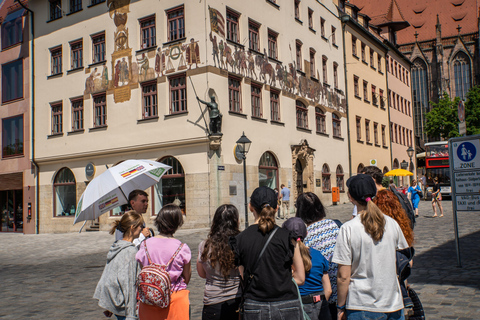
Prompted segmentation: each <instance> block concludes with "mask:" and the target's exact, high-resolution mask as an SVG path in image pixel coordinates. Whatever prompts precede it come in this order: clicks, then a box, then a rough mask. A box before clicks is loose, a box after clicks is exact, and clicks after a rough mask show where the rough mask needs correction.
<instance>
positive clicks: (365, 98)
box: [363, 81, 368, 102]
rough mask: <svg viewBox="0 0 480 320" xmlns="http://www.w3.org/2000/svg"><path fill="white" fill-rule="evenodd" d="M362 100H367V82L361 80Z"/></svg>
mask: <svg viewBox="0 0 480 320" xmlns="http://www.w3.org/2000/svg"><path fill="white" fill-rule="evenodd" d="M363 100H365V101H367V102H368V82H367V81H363Z"/></svg>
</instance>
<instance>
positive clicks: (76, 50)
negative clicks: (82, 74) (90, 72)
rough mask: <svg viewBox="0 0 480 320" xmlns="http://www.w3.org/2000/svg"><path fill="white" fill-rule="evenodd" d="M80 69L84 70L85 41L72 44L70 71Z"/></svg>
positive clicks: (81, 40)
mask: <svg viewBox="0 0 480 320" xmlns="http://www.w3.org/2000/svg"><path fill="white" fill-rule="evenodd" d="M75 63H77V66H75ZM79 68H83V39H80V40H77V41H72V42H70V70H75V69H79Z"/></svg>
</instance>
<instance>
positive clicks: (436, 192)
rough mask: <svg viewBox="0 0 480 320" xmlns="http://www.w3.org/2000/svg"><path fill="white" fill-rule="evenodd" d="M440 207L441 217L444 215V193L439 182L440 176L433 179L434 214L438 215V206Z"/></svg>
mask: <svg viewBox="0 0 480 320" xmlns="http://www.w3.org/2000/svg"><path fill="white" fill-rule="evenodd" d="M435 204H437V205H438V208H439V209H440V217H443V207H442V193H441V192H440V184H439V183H438V178H437V177H435V178H434V179H433V192H432V208H433V216H434V217H437V207H436V206H435Z"/></svg>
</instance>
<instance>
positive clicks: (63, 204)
mask: <svg viewBox="0 0 480 320" xmlns="http://www.w3.org/2000/svg"><path fill="white" fill-rule="evenodd" d="M75 189H76V183H75V176H74V175H73V172H72V171H71V170H70V169H68V168H63V169H60V171H58V173H57V174H56V176H55V180H54V182H53V194H54V198H55V199H54V206H53V216H54V217H62V216H74V215H75V207H76V204H77V197H76V190H75Z"/></svg>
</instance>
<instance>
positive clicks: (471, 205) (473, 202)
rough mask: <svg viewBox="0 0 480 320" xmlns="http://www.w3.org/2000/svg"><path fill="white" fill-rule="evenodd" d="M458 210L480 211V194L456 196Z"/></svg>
mask: <svg viewBox="0 0 480 320" xmlns="http://www.w3.org/2000/svg"><path fill="white" fill-rule="evenodd" d="M455 201H456V204H457V210H458V211H480V195H469V196H456V197H455Z"/></svg>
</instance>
